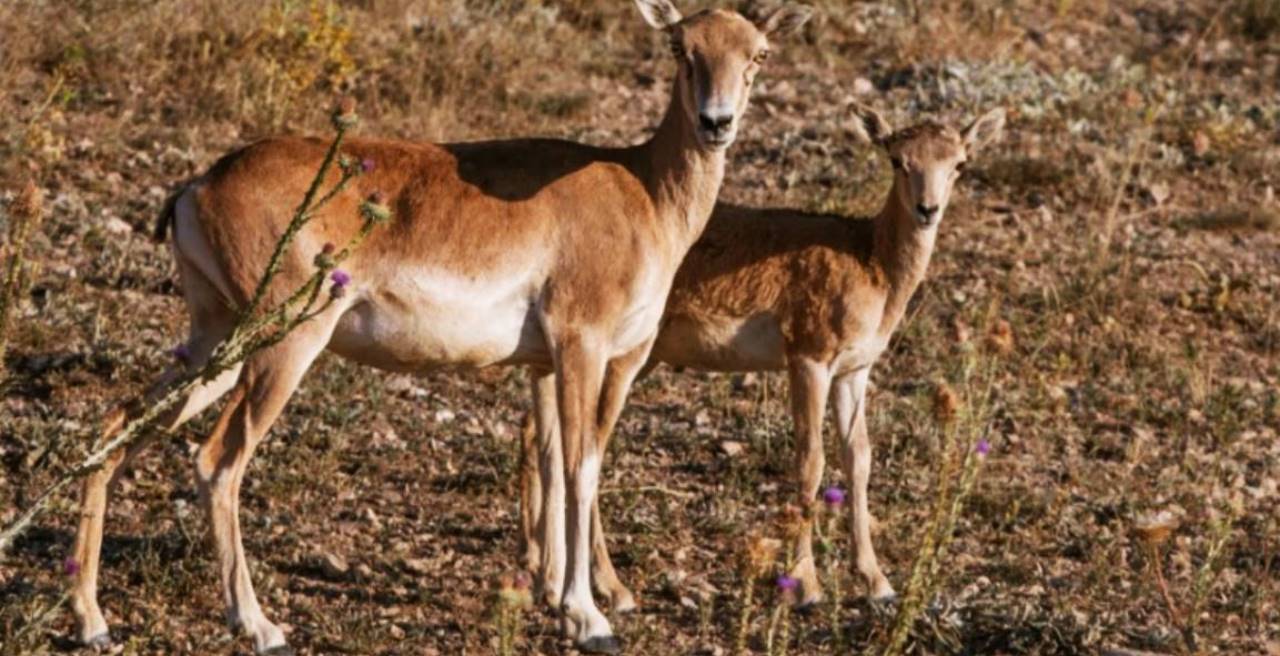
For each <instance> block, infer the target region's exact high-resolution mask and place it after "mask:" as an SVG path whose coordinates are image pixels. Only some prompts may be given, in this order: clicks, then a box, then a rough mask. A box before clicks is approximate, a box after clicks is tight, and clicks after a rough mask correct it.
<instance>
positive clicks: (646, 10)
mask: <svg viewBox="0 0 1280 656" xmlns="http://www.w3.org/2000/svg"><path fill="white" fill-rule="evenodd" d="M635 3H636V8H637V9H639V10H640V13H641V14H643V15H644V20H645V22H647V23H648V24H649V25H650V26H651V27H653V29H655V30H665V29H668V28H670V27H671V26H672V25H675V24H676V23H679V22H680V21H681V20H682V19H683V16H681V15H680V10H679V9H676V6H675V5H673V4H671V0H635Z"/></svg>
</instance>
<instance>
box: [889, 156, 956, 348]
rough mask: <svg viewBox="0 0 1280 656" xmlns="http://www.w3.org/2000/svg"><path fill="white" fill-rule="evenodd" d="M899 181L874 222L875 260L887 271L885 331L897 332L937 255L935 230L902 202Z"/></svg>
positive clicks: (895, 183) (895, 181)
mask: <svg viewBox="0 0 1280 656" xmlns="http://www.w3.org/2000/svg"><path fill="white" fill-rule="evenodd" d="M899 184H900V182H899V178H898V177H897V176H895V177H894V182H893V189H892V190H890V192H889V199H888V200H887V201H886V202H885V204H884V207H883V208H882V209H881V210H880V213H879V214H877V215H876V217H875V219H874V220H873V225H874V229H873V235H874V247H873V250H872V257H873V258H874V259H875V262H876V264H877V265H878V268H879V269H880V270H881V271H883V272H884V276H885V284H886V287H887V290H886V291H887V295H886V298H885V308H884V315H883V319H882V320H881V326H880V328H881V331H882V332H884V333H886V334H887V333H890V332H893V330H894V328H896V327H897V325H898V321H899V320H901V319H902V315H903V314H904V313H905V312H906V309H907V303H908V301H910V300H911V296H912V295H913V294H915V292H916V288H918V287H919V286H920V283H921V282H922V281H923V280H924V276H925V272H926V270H928V268H929V259H930V258H931V257H932V256H933V245H934V240H935V239H936V237H937V234H938V230H937V227H936V225H937V222H938V221H941V219H942V217H941V216H939V217H938V218H937V219H935V227H933V228H929V229H925V228H921V227H920V226H919V225H918V224H917V223H916V218H915V215H914V212H913V211H912V210H911V209H909V208H907V207H905V206H904V205H903V204H902V201H901V200H900V198H901V196H900V193H899V192H900V190H899V188H898V185H899Z"/></svg>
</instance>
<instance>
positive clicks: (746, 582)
mask: <svg viewBox="0 0 1280 656" xmlns="http://www.w3.org/2000/svg"><path fill="white" fill-rule="evenodd" d="M781 549H782V542H781V541H780V540H777V539H774V538H766V537H764V536H761V535H753V536H751V537H748V538H747V548H746V549H745V552H744V555H743V557H742V563H741V566H740V569H741V574H742V581H743V584H742V587H743V590H742V609H741V611H740V614H739V616H738V635H737V639H736V641H735V643H734V650H733V653H735V654H745V653H747V636H748V635H749V634H750V633H751V615H752V613H753V612H754V611H755V588H756V581H757V580H759V579H760V577H762V576H764V574H765V572H767V571H769V570H770V569H772V568H773V565H774V563H776V562H777V560H778V551H780V550H781Z"/></svg>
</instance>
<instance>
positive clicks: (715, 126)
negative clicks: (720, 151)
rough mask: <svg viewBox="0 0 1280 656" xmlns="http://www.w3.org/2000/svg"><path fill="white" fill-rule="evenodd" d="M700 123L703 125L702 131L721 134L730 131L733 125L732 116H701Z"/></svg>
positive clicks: (699, 116)
mask: <svg viewBox="0 0 1280 656" xmlns="http://www.w3.org/2000/svg"><path fill="white" fill-rule="evenodd" d="M698 122H699V123H701V124H702V129H703V130H706V131H707V132H712V133H720V132H723V131H725V130H728V129H729V126H730V125H733V117H732V116H716V117H712V116H709V115H707V114H699V115H698Z"/></svg>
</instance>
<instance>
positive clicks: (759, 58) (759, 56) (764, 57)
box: [751, 50, 769, 64]
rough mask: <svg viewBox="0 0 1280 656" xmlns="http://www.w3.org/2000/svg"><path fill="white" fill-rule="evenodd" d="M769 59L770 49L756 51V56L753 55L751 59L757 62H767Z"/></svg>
mask: <svg viewBox="0 0 1280 656" xmlns="http://www.w3.org/2000/svg"><path fill="white" fill-rule="evenodd" d="M768 59H769V51H768V50H761V51H760V52H757V53H756V56H755V57H753V58H752V59H751V61H754V62H755V63H757V64H763V63H765V62H766V61H768Z"/></svg>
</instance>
